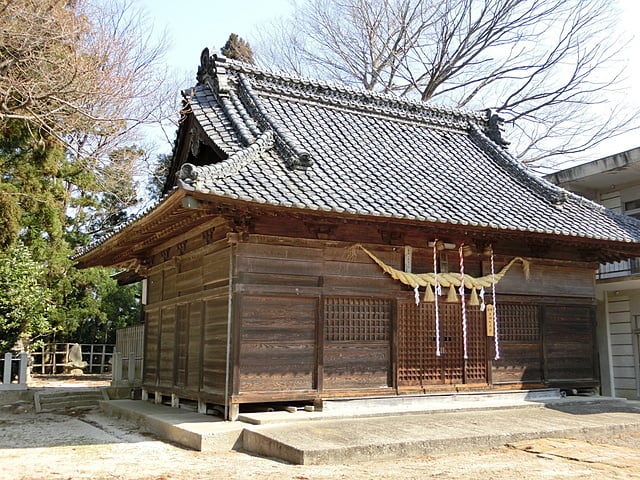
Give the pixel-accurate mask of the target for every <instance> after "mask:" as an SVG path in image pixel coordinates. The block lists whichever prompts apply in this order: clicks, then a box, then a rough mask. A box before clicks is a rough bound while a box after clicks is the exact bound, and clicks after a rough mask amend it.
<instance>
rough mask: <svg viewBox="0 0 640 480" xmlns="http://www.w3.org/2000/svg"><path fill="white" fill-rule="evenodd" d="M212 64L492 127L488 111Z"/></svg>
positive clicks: (221, 60) (217, 58)
mask: <svg viewBox="0 0 640 480" xmlns="http://www.w3.org/2000/svg"><path fill="white" fill-rule="evenodd" d="M211 60H213V61H212V64H213V65H215V66H214V71H215V72H216V74H217V75H220V74H221V73H222V74H224V75H226V74H228V72H229V71H233V72H235V73H237V74H250V75H252V76H257V77H263V78H265V79H267V80H269V81H271V82H276V83H277V82H286V83H287V84H289V85H299V86H300V88H303V87H307V88H309V87H311V88H316V89H318V88H320V89H324V90H325V93H333V94H338V95H339V94H342V95H350V96H354V97H357V98H359V99H362V98H366V99H368V100H369V101H371V102H378V103H382V104H386V105H390V104H392V105H395V106H396V108H399V109H402V108H403V107H405V108H413V109H415V108H418V109H420V110H423V111H425V112H429V113H432V114H436V115H447V116H451V117H455V118H460V119H461V120H464V121H466V122H470V123H480V124H483V125H487V124H488V117H487V114H486V111H484V110H483V111H475V110H466V109H459V108H452V107H446V106H443V105H437V104H434V103H430V102H425V101H422V100H419V99H415V98H407V97H399V96H397V95H393V94H391V93H383V92H376V91H372V90H365V89H364V88H362V87H353V86H349V85H345V84H341V83H338V82H333V81H329V80H315V79H310V78H305V77H302V76H299V75H295V74H291V73H288V72H282V71H279V70H273V69H270V68H266V67H262V66H260V67H259V66H256V65H251V64H248V63H245V62H241V61H238V60H234V59H230V58H226V57H224V56H221V55H213V56H212V59H211ZM218 67H220V68H218ZM217 83H219V84H224V85H227V80H226V79H225V81H223V82H220V81H218V82H217Z"/></svg>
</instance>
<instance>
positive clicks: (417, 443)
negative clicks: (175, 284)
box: [242, 399, 640, 465]
mask: <svg viewBox="0 0 640 480" xmlns="http://www.w3.org/2000/svg"><path fill="white" fill-rule="evenodd" d="M565 402H566V403H565ZM638 412H640V407H633V406H631V407H629V406H625V405H624V404H623V402H617V401H614V402H611V401H608V402H607V401H603V402H583V403H580V402H571V401H570V400H569V401H567V400H566V399H563V400H561V401H559V402H558V403H550V404H548V405H547V406H546V408H507V409H497V410H493V409H492V410H451V411H448V412H437V413H433V412H431V413H427V414H403V415H398V416H392V415H390V416H376V417H366V416H365V417H359V418H351V419H348V418H343V419H340V420H325V421H321V422H305V421H301V422H295V423H281V424H265V425H252V426H249V427H247V428H245V429H244V431H243V435H242V445H243V448H244V449H245V450H247V451H249V452H251V453H253V454H257V455H261V456H266V457H273V458H278V459H281V460H285V461H287V462H290V463H294V464H304V465H318V464H340V463H353V462H358V461H367V460H371V459H374V458H375V459H381V458H405V457H412V456H424V455H433V454H446V453H454V452H461V451H473V450H478V449H489V448H495V447H498V446H503V445H505V444H509V443H512V442H517V441H522V440H525V439H534V438H554V437H570V438H580V439H588V438H595V437H598V436H607V435H616V434H620V433H622V432H625V431H638V429H640V416H638Z"/></svg>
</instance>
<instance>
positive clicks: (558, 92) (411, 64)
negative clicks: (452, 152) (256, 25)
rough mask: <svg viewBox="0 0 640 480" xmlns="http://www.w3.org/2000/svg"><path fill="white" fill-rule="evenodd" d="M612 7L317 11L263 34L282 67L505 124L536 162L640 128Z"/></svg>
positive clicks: (491, 3)
mask: <svg viewBox="0 0 640 480" xmlns="http://www.w3.org/2000/svg"><path fill="white" fill-rule="evenodd" d="M615 21H616V5H615V4H613V3H612V2H611V1H610V0H536V1H531V0H307V1H306V2H304V3H300V4H295V6H294V9H293V13H292V14H291V16H290V17H287V18H283V19H281V20H280V21H279V22H278V23H276V24H272V25H271V26H269V27H268V28H267V29H265V30H263V31H262V34H261V35H260V36H259V38H258V39H257V41H253V44H254V46H255V45H257V48H255V50H256V59H257V61H258V62H259V63H261V64H264V65H268V66H270V67H273V68H279V69H283V70H288V71H293V72H295V73H298V74H300V75H304V76H319V77H321V78H325V79H329V80H333V81H338V82H341V83H346V84H350V85H357V86H362V87H364V88H366V89H369V90H376V91H381V92H385V93H391V94H397V95H401V96H413V97H417V98H420V99H422V100H424V101H432V102H435V103H439V104H444V105H451V106H455V107H460V108H467V109H476V110H477V109H485V108H491V109H492V110H494V111H496V112H497V113H498V114H499V115H500V116H502V117H503V118H504V120H505V122H506V127H507V129H508V132H507V133H508V136H509V137H510V139H511V140H512V143H513V146H512V147H511V150H512V153H514V154H515V155H516V156H518V157H519V158H521V159H523V160H524V161H527V162H536V161H540V160H541V159H549V158H550V157H558V156H567V155H571V154H576V153H579V152H583V151H585V150H586V149H588V148H591V147H594V146H595V145H597V144H599V143H600V142H602V141H604V140H606V139H608V138H611V137H612V136H615V135H620V134H622V133H626V132H627V131H629V130H630V129H633V128H635V127H637V125H638V123H637V115H636V114H635V112H631V113H628V112H627V113H625V112H624V108H623V107H622V106H621V104H617V103H616V102H615V101H614V97H616V96H617V98H620V89H619V82H620V80H621V79H622V73H623V65H622V64H621V62H620V60H621V52H622V50H623V47H624V46H625V43H624V41H621V39H620V38H618V36H617V35H616V28H615V27H616V25H615Z"/></svg>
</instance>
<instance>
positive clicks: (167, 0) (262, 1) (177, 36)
mask: <svg viewBox="0 0 640 480" xmlns="http://www.w3.org/2000/svg"><path fill="white" fill-rule="evenodd" d="M134 3H135V4H136V5H140V6H142V7H143V8H144V10H145V11H146V13H147V16H148V18H149V20H151V21H152V22H153V25H154V30H155V31H157V32H162V31H164V30H165V29H166V31H167V34H168V36H169V39H170V48H169V51H168V54H167V61H168V63H169V64H170V65H171V66H173V67H174V68H176V69H177V70H178V71H179V72H186V73H188V74H189V75H190V77H189V78H195V74H196V71H197V68H198V65H199V64H200V52H202V49H203V48H205V47H209V49H210V50H211V51H212V52H213V51H214V50H216V51H219V49H220V48H221V47H222V46H223V45H224V44H225V43H226V41H227V38H229V34H230V33H237V34H238V35H240V36H241V37H243V38H245V39H246V38H248V37H250V35H251V31H252V30H253V29H254V28H255V27H256V25H258V24H259V23H264V22H268V21H269V20H272V19H275V18H277V17H279V16H282V15H284V14H286V13H287V12H288V11H289V9H290V8H291V7H290V2H289V0H235V1H233V0H208V1H205V0H181V1H179V2H178V1H175V0H134Z"/></svg>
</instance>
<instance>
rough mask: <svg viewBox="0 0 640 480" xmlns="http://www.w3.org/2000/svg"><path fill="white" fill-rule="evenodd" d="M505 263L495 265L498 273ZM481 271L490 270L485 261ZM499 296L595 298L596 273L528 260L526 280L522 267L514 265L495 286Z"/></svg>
mask: <svg viewBox="0 0 640 480" xmlns="http://www.w3.org/2000/svg"><path fill="white" fill-rule="evenodd" d="M506 263H507V261H504V262H499V263H496V265H495V269H496V271H499V270H500V269H501V268H502V267H503V266H504V265H505V264H506ZM483 271H484V272H485V274H486V273H488V272H490V271H491V267H490V264H489V262H486V261H485V262H484V264H483ZM496 290H497V291H498V292H499V293H501V294H521V295H542V296H548V297H574V298H575V297H584V298H593V297H594V296H595V271H594V270H593V269H591V268H578V267H572V266H567V265H548V264H544V263H536V260H535V259H532V260H531V264H530V274H529V279H526V277H525V275H524V271H523V269H522V265H521V264H519V263H516V264H514V265H513V266H512V267H511V268H510V269H509V271H508V272H507V273H506V275H505V276H504V277H503V278H502V280H500V282H499V283H498V285H497V286H496Z"/></svg>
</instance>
